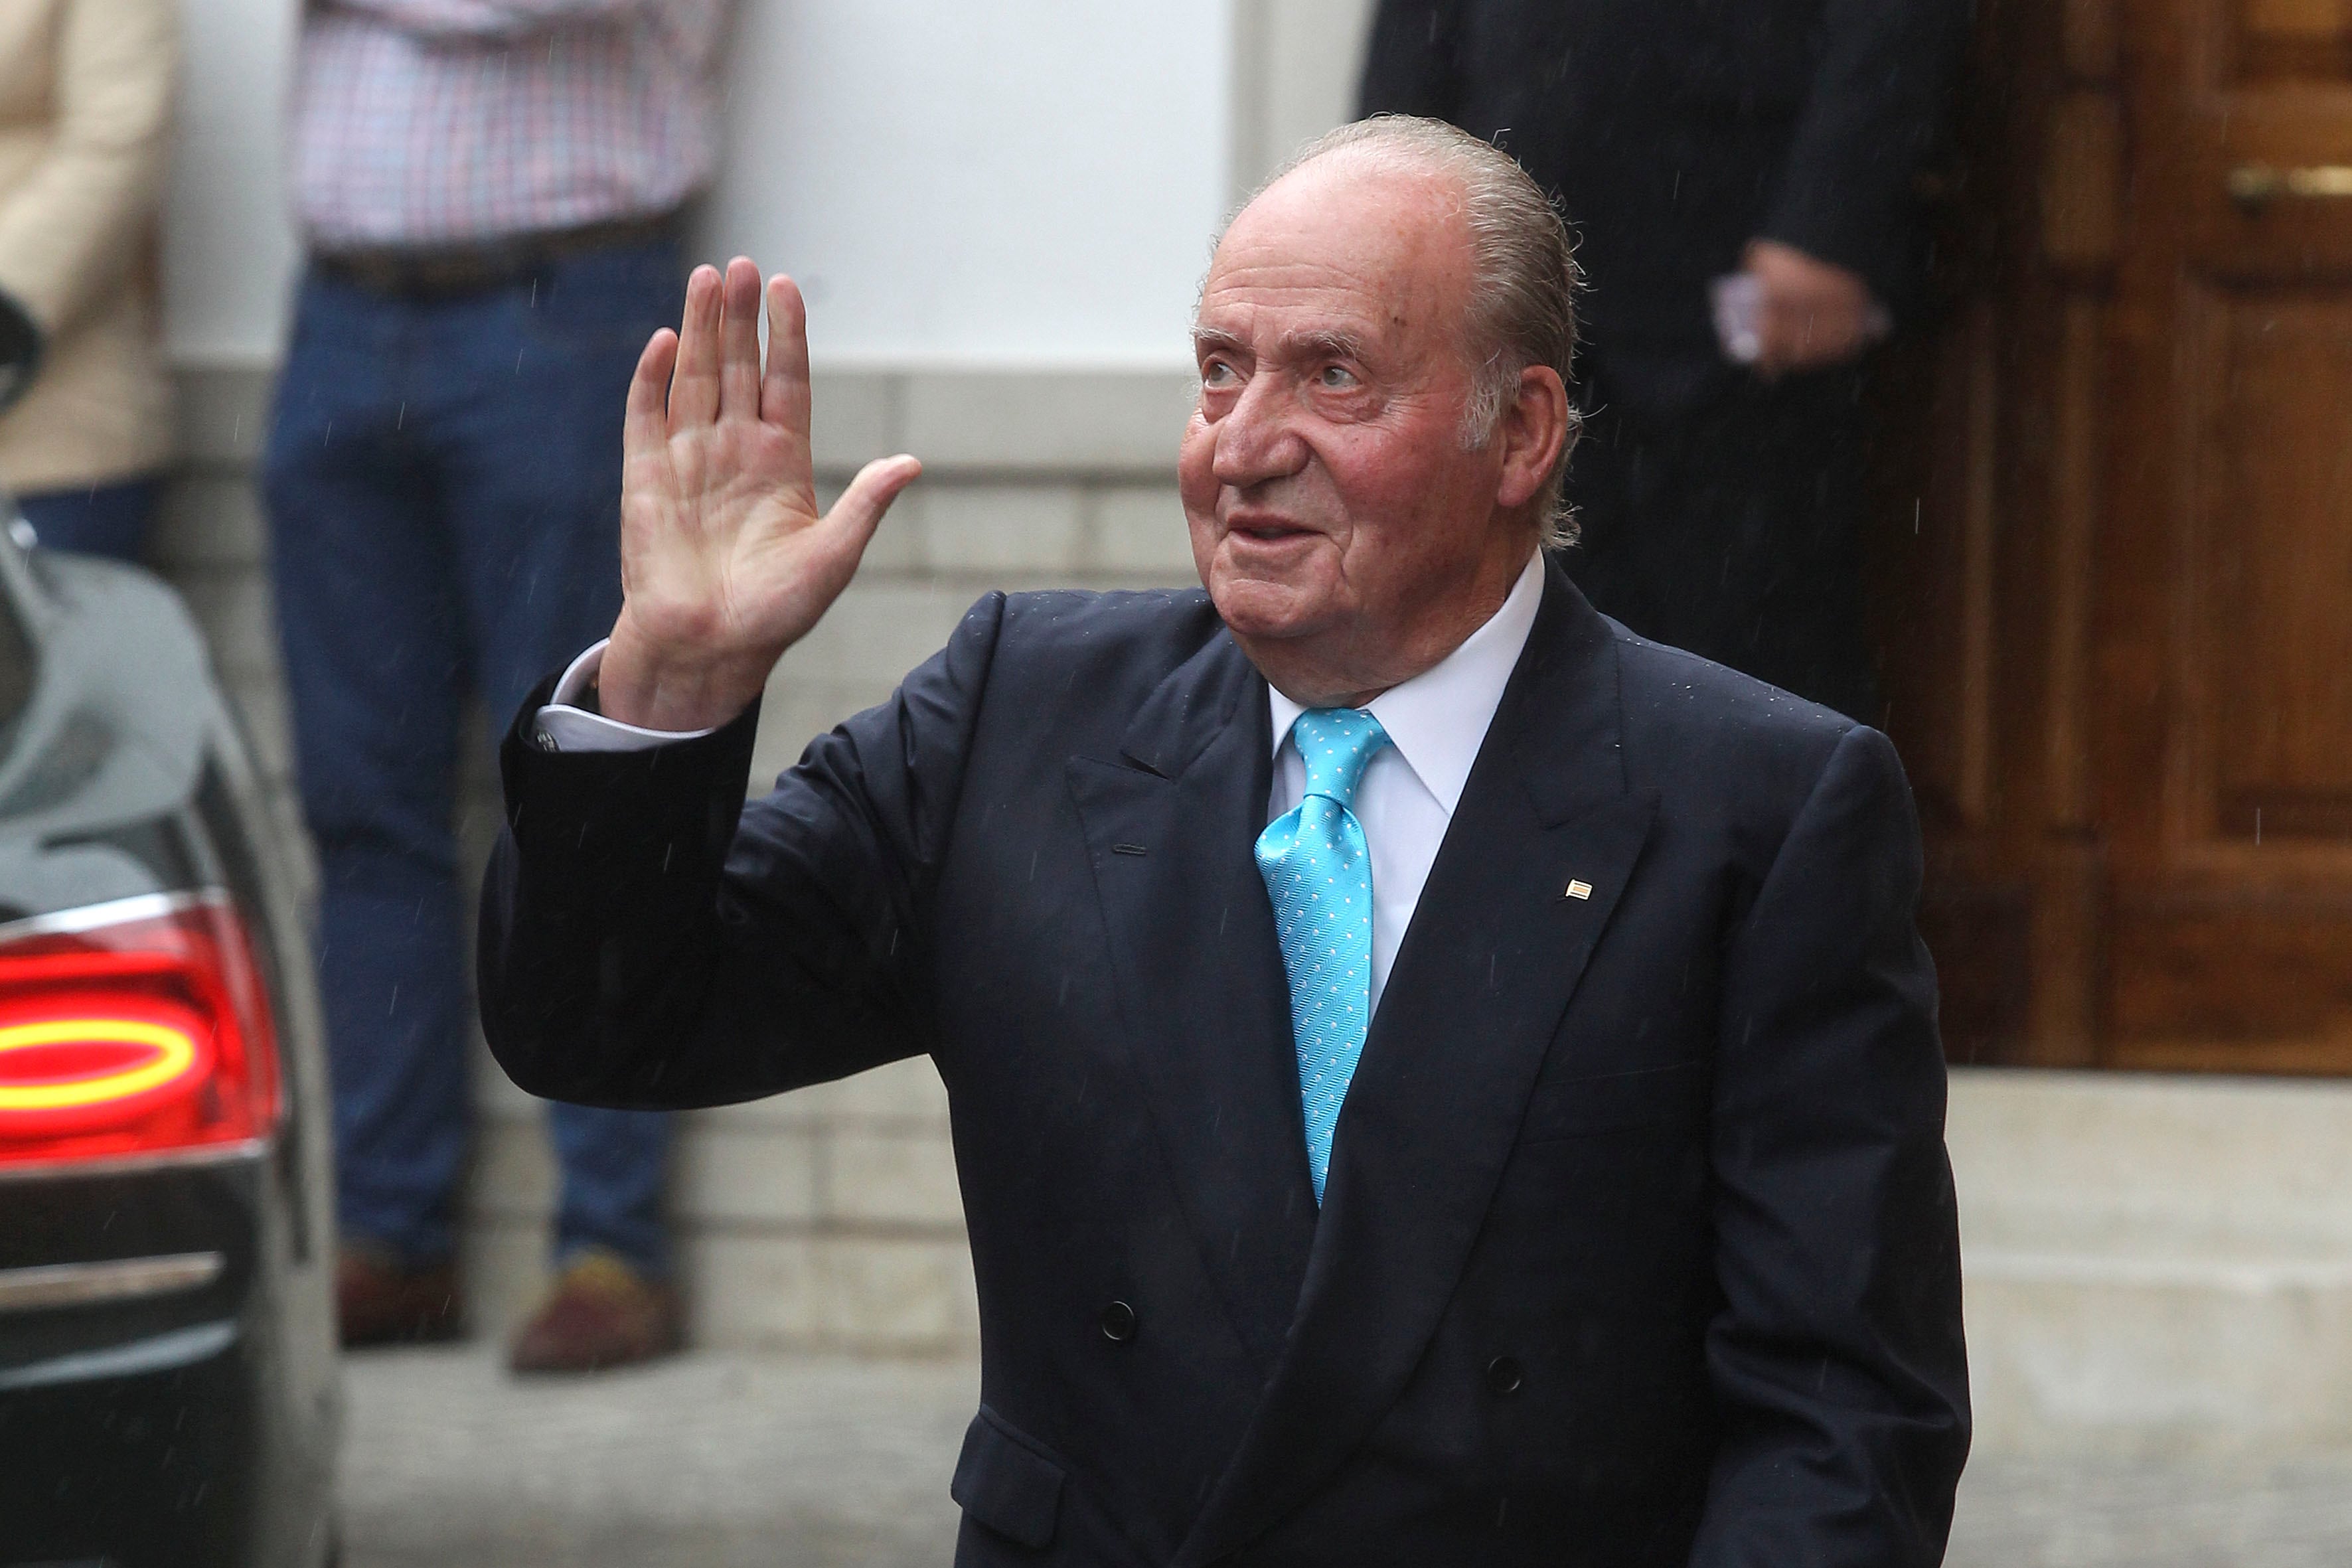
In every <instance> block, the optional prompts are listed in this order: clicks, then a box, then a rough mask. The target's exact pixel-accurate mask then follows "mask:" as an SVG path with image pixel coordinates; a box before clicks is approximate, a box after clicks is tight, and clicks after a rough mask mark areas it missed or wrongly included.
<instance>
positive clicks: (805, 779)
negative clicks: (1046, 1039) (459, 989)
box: [480, 595, 1003, 1110]
mask: <svg viewBox="0 0 2352 1568" xmlns="http://www.w3.org/2000/svg"><path fill="white" fill-rule="evenodd" d="M1002 614H1003V596H1002V595H990V596H989V597H988V598H986V599H983V600H982V601H981V603H980V604H979V605H975V606H974V607H973V608H972V610H971V613H970V614H969V615H967V616H965V618H964V621H963V624H962V626H961V627H960V628H959V629H958V630H957V632H956V634H955V636H954V637H952V638H951V639H950V642H949V644H948V646H947V647H946V648H944V649H943V650H941V651H940V653H939V654H938V655H936V656H935V657H933V658H931V659H930V660H929V662H927V663H926V664H924V665H923V666H922V667H921V668H919V669H917V670H916V671H915V672H914V673H912V674H911V675H909V676H908V678H907V679H906V681H905V682H904V683H903V684H902V685H901V686H900V687H899V689H898V691H897V693H896V694H895V695H893V696H892V698H891V699H890V700H889V701H887V702H886V703H884V704H882V705H881V706H880V707H878V708H873V709H869V710H866V712H864V713H860V714H858V715H857V716H856V718H854V719H852V720H850V721H848V722H847V723H845V724H844V725H842V726H841V727H840V728H838V729H836V730H835V731H832V732H831V733H830V734H827V735H824V736H820V737H819V738H818V739H817V740H816V741H814V742H812V743H811V744H810V746H809V749H808V751H807V752H806V753H805V754H804V755H803V757H802V759H801V761H800V763H799V764H798V765H797V766H795V767H794V768H793V769H792V771H791V772H789V773H785V774H784V775H783V776H782V778H780V779H778V780H777V781H776V787H775V788H774V790H773V791H772V792H771V793H770V794H769V795H766V796H765V797H764V798H762V799H760V800H757V801H754V802H752V803H751V804H750V805H744V804H743V793H744V783H745V780H746V777H747V775H748V773H749V771H750V765H751V740H752V731H753V730H754V729H755V728H756V726H757V722H758V711H757V709H756V707H755V708H754V709H753V710H751V711H750V712H747V713H745V714H743V715H742V716H741V717H740V718H738V719H737V720H736V721H734V722H733V723H731V724H729V725H727V726H726V727H724V728H723V729H720V730H719V731H715V732H713V733H711V734H709V735H707V736H702V737H699V738H698V739H695V740H691V741H683V742H675V743H673V744H670V745H666V746H659V747H656V748H653V749H651V750H648V751H640V752H544V751H541V750H539V749H538V748H537V747H535V746H534V745H532V744H531V743H530V739H529V734H528V731H529V729H530V725H531V723H532V720H533V715H534V714H535V713H536V710H537V709H538V706H539V704H540V703H541V702H542V701H544V700H545V689H544V688H543V689H542V690H541V692H538V693H534V694H533V696H532V698H531V700H530V701H528V702H526V703H525V704H524V707H523V710H522V712H521V714H520V716H519V717H518V720H517V722H516V726H515V728H514V730H513V731H510V732H509V735H508V737H507V740H506V742H505V744H504V746H503V747H502V748H501V749H500V753H499V766H500V771H501V773H502V776H503V778H504V782H505V786H506V812H507V825H506V828H505V831H504V832H503V833H502V834H501V835H500V837H499V844H498V847H497V848H496V850H495V851H494V852H493V854H492V857H491V861H490V868H489V872H488V877H487V879H486V880H485V882H484V884H483V889H482V917H481V928H480V989H481V998H482V1026H483V1030H484V1032H485V1034H486V1035H487V1036H488V1040H489V1046H490V1050H491V1053H492V1054H493V1055H494V1056H495V1057H497V1058H498V1060H499V1065H500V1066H502V1067H504V1068H506V1070H507V1072H508V1074H509V1076H510V1077H512V1078H513V1079H514V1080H515V1081H516V1082H517V1083H518V1084H520V1085H521V1086H522V1087H523V1088H524V1089H529V1090H530V1091H531V1092H532V1093H534V1094H539V1095H543V1096H545V1097H547V1098H549V1099H551V1100H571V1101H574V1102H576V1103H581V1104H588V1105H607V1106H620V1107H629V1108H637V1109H646V1110H659V1109H684V1108H687V1107H690V1106H701V1105H716V1104H723V1103H728V1102H731V1101H735V1100H751V1099H757V1098H759V1097H761V1096H763V1095H769V1094H774V1093H777V1092H778V1091H780V1090H782V1089H793V1088H797V1087H799V1086H801V1085H803V1084H809V1083H815V1082H820V1081H823V1080H824V1079H835V1078H840V1077H844V1076H845V1075H847V1074H850V1073H854V1072H858V1071H861V1070H863V1069H864V1068H869V1067H875V1066H877V1065H879V1064H881V1063H883V1062H887V1061H894V1060H897V1059H898V1058H902V1057H908V1056H914V1055H918V1054H919V1053H921V1052H923V1051H925V1050H928V1049H929V1047H930V1045H931V1039H932V1033H931V1026H932V1016H933V1010H932V1006H931V999H930V995H929V972H930V965H929V948H930V942H929V906H930V900H931V893H932V889H933V888H934V887H935V886H936V883H937V878H938V873H939V869H940V864H941V860H942V858H943V857H944V855H945V853H946V850H947V845H948V836H949V825H950V822H951V821H952V819H953V816H954V813H955V805H956V800H957V796H958V794H959V792H960V790H961V786H962V781H963V767H964V759H965V755H966V753H967V752H968V750H969V746H970V742H971V733H972V727H973V724H974V723H975V721H976V720H977V716H978V713H979V710H980V699H981V693H982V688H983V686H984V685H985V683H986V680H987V676H988V668H989V664H990V661H991V659H992V658H993V656H994V651H995V646H996V638H997V634H998V627H999V625H1000V621H1001V616H1002Z"/></svg>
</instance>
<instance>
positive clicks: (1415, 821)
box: [538, 552, 1543, 1007]
mask: <svg viewBox="0 0 2352 1568" xmlns="http://www.w3.org/2000/svg"><path fill="white" fill-rule="evenodd" d="M1542 602H1543V556H1542V555H1541V553H1540V552H1538V553H1537V554H1534V555H1531V556H1529V557H1528V563H1527V566H1526V568H1525V569H1524V570H1523V571H1521V572H1520V574H1519V577H1518V581H1517V582H1516V583H1514V584H1512V585H1511V592H1510V595H1509V596H1508V597H1507V598H1506V599H1505V600H1504V601H1503V607H1502V608H1501V609H1499V610H1496V612H1495V613H1494V615H1493V616H1489V617H1488V618H1487V621H1486V625H1484V626H1480V627H1479V628H1478V629H1477V630H1476V631H1475V632H1472V633H1471V634H1470V637H1469V638H1468V640H1467V641H1465V642H1464V643H1463V645H1462V646H1461V647H1457V648H1455V649H1454V651H1453V652H1452V653H1450V654H1447V655H1446V656H1445V657H1444V658H1442V659H1440V660H1439V661H1438V662H1437V663H1436V664H1435V665H1433V667H1431V668H1428V669H1425V670H1423V671H1422V672H1421V673H1420V674H1419V675H1416V676H1414V677H1413V678H1412V679H1411V680H1408V681H1406V682H1405V683H1404V684H1403V685H1402V686H1392V687H1391V688H1389V689H1388V690H1386V691H1383V692H1381V694H1380V695H1379V696H1378V697H1375V698H1373V699H1372V700H1370V702H1368V703H1366V704H1365V705H1364V706H1365V710H1366V711H1368V712H1370V714H1371V716H1372V717H1373V718H1375V719H1378V720H1379V721H1381V729H1383V730H1385V731H1388V737H1389V742H1390V743H1389V744H1388V745H1385V746H1382V747H1381V749H1380V750H1379V751H1378V752H1374V753H1372V760H1371V761H1370V762H1369V763H1366V764H1365V765H1364V776H1363V777H1362V779H1360V781H1359V782H1358V783H1357V785H1356V800H1355V805H1354V807H1353V809H1354V811H1355V813H1356V820H1357V821H1359V822H1360V823H1362V824H1363V825H1364V844H1365V847H1366V848H1368V849H1370V851H1371V857H1372V995H1371V1002H1372V1005H1373V1006H1375V1007H1378V1006H1379V1005H1380V1001H1381V989H1382V988H1383V987H1385V986H1386V985H1387V984H1388V979H1389V969H1390V967H1391V965H1393V964H1394V963H1396V955H1397V949H1398V948H1400V947H1402V946H1403V945H1404V933H1405V928H1406V927H1408V926H1410V925H1411V924H1412V911H1413V910H1414V909H1415V908H1416V907H1417V906H1418V905H1419V904H1420V902H1421V889H1422V886H1423V883H1425V882H1427V881H1428V880H1429V868H1430V867H1431V866H1433V865H1434V864H1435V863H1436V861H1437V851H1438V847H1440V846H1441V845H1443V844H1444V842H1445V829H1446V827H1447V826H1448V825H1449V824H1451V823H1452V822H1453V820H1454V807H1455V806H1456V805H1459V804H1460V803H1461V800H1462V786H1463V785H1464V784H1467V783H1468V782H1469V779H1470V766H1471V764H1472V763H1475V762H1476V761H1477V760H1478V748H1479V747H1480V746H1481V745H1483V744H1485V743H1486V729H1487V726H1488V725H1490V724H1492V723H1493V722H1494V721H1495V710H1496V708H1497V707H1498V706H1500V705H1501V703H1502V700H1503V688H1504V686H1505V685H1507V683H1508V682H1509V680H1510V679H1511V671H1512V670H1513V669H1514V668H1517V665H1518V662H1519V654H1520V652H1521V650H1523V649H1524V648H1525V647H1527V645H1528V632H1529V630H1531V629H1532V628H1533V627H1534V626H1535V624H1536V606H1537V605H1540V604H1541V603H1542ZM604 646H605V645H604V643H601V642H600V643H598V644H597V645H596V646H595V647H592V648H590V649H589V650H588V651H587V652H585V653H583V654H582V655H581V656H580V657H579V658H575V659H573V660H572V666H571V668H568V669H566V670H565V671H564V672H563V677H562V679H560V680H558V681H557V682H556V683H555V690H554V692H553V694H552V696H553V700H552V701H551V702H549V703H548V704H547V705H546V706H545V707H542V708H541V709H540V710H539V714H538V731H539V738H540V743H541V745H543V746H546V747H547V748H548V749H549V750H551V751H559V752H631V751H638V750H642V749H643V748H646V747H648V746H659V745H664V744H667V743H668V742H673V741H690V740H692V739H694V738H695V737H696V736H698V735H708V734H709V733H710V731H709V730H684V731H668V730H647V729H644V728H641V727H640V726H638V725H635V724H624V723H622V722H621V721H619V720H617V719H607V718H605V717H604V715H603V714H601V713H591V712H589V711H588V710H586V709H584V708H581V707H578V706H576V704H577V702H578V701H579V699H580V696H581V694H582V693H583V692H584V691H586V690H587V689H588V683H589V681H590V680H591V679H593V678H594V676H595V674H596V671H597V670H598V668H601V667H602V665H603V663H604ZM1266 700H1267V701H1268V702H1269V704H1271V706H1272V710H1273V718H1274V748H1275V750H1274V790H1273V794H1272V795H1271V797H1270V798H1269V799H1268V800H1267V802H1266V814H1265V819H1266V820H1267V821H1268V822H1272V821H1273V820H1274V819H1275V818H1276V817H1278V816H1282V815H1283V813H1285V812H1286V811H1288V810H1290V809H1291V808H1292V807H1294V806H1296V805H1297V804H1298V798H1299V796H1300V795H1302V794H1303V793H1304V792H1305V791H1306V788H1307V764H1306V763H1303V762H1301V761H1300V760H1299V756H1298V748H1297V746H1296V745H1294V744H1292V743H1291V739H1290V727H1291V725H1292V724H1294V723H1296V722H1297V719H1298V715H1299V714H1301V713H1303V712H1305V711H1306V710H1305V709H1303V708H1301V707H1300V706H1299V705H1298V704H1297V703H1296V702H1293V701H1292V700H1290V699H1289V698H1287V697H1285V696H1284V695H1283V694H1282V693H1281V692H1279V691H1276V690H1275V689H1274V688H1272V687H1271V686H1269V687H1268V688H1266Z"/></svg>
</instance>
